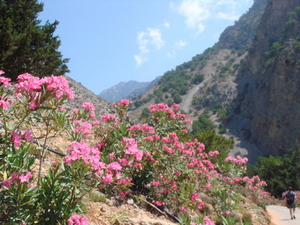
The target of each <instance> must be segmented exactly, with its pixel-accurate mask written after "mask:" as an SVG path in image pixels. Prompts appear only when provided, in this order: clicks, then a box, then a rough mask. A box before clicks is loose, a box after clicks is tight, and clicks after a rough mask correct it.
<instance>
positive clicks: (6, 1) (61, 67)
mask: <svg viewBox="0 0 300 225" xmlns="http://www.w3.org/2000/svg"><path fill="white" fill-rule="evenodd" d="M43 6H44V5H43V3H38V2H37V0H0V70H3V71H4V72H5V74H4V75H5V76H6V77H9V78H11V79H12V80H15V79H16V77H17V76H18V75H19V74H22V73H30V74H32V75H33V76H38V77H44V76H49V75H51V74H54V75H62V74H65V73H67V72H70V71H69V70H68V67H67V65H66V63H67V62H68V61H69V59H62V55H61V53H60V52H59V51H58V48H59V46H60V40H59V39H58V36H54V35H53V33H54V31H55V29H56V26H57V25H58V21H55V22H54V23H49V21H47V22H46V24H45V25H40V23H41V21H40V20H37V16H38V13H39V12H41V11H43Z"/></svg>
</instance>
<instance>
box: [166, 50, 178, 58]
mask: <svg viewBox="0 0 300 225" xmlns="http://www.w3.org/2000/svg"><path fill="white" fill-rule="evenodd" d="M175 56H176V52H175V51H174V50H173V51H172V52H168V53H167V57H169V58H171V57H175Z"/></svg>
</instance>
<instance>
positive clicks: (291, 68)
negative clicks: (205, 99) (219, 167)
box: [229, 0, 300, 155]
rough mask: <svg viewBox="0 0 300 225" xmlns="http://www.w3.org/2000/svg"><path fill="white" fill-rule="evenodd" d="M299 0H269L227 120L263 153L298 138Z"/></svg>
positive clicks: (275, 151)
mask: <svg viewBox="0 0 300 225" xmlns="http://www.w3.org/2000/svg"><path fill="white" fill-rule="evenodd" d="M299 21H300V2H299V1H295V0H286V1H281V0H269V1H268V4H267V6H266V10H265V13H264V15H263V18H262V20H261V23H260V25H259V27H258V30H257V34H256V36H255V39H254V42H253V44H252V46H251V48H250V49H249V51H248V52H249V53H248V56H247V58H246V60H245V63H244V64H243V65H242V67H241V69H240V71H239V73H238V74H237V77H236V83H238V86H237V90H238V98H237V99H236V101H235V104H234V106H233V107H234V108H235V112H236V113H235V114H233V116H232V119H231V121H230V124H229V125H230V126H231V127H232V128H234V129H235V130H236V131H238V132H243V133H244V134H245V135H246V136H247V138H248V140H249V141H251V142H252V143H254V144H255V145H256V146H257V147H258V148H259V149H260V150H261V151H262V152H263V153H264V154H265V155H269V154H272V155H277V154H280V153H283V152H285V151H286V150H287V149H290V148H294V147H295V146H296V145H297V143H299V140H300V128H299V127H300V114H299V110H300V102H299V94H300V89H299V84H300V78H299V66H300V64H299V62H300V61H299V59H300V42H299V40H300V33H299V25H300V22H299Z"/></svg>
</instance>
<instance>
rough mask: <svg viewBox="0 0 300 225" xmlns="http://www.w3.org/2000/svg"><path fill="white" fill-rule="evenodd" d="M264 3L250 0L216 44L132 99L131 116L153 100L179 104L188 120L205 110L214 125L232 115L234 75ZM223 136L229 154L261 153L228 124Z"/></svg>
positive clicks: (244, 56)
mask: <svg viewBox="0 0 300 225" xmlns="http://www.w3.org/2000/svg"><path fill="white" fill-rule="evenodd" d="M266 4H267V0H256V1H254V4H253V6H252V7H251V8H250V9H249V11H248V12H247V13H246V14H244V15H243V16H241V18H240V19H239V20H238V21H236V22H235V25H233V26H231V27H228V28H227V29H226V30H225V31H224V32H223V33H222V34H221V36H220V40H219V42H218V43H217V44H215V45H214V46H212V47H211V48H208V49H207V50H205V51H204V52H203V53H202V54H199V55H196V56H194V57H193V58H192V60H191V61H189V62H186V63H183V64H182V65H179V66H177V67H176V69H175V70H172V71H168V72H166V73H165V74H164V75H163V77H162V78H161V79H160V80H159V82H158V85H156V86H155V87H154V88H152V89H151V90H149V91H148V92H147V93H146V94H145V95H143V96H142V97H141V98H140V99H138V100H137V101H135V102H134V105H135V108H134V109H133V110H132V111H131V115H133V117H134V118H137V116H138V115H139V114H140V113H141V112H142V111H143V109H144V108H147V107H149V105H151V104H154V103H158V102H164V103H166V104H168V105H171V104H172V103H179V104H180V106H181V109H182V110H183V111H185V113H186V114H187V116H188V117H189V118H190V119H192V120H197V119H198V116H199V115H200V114H201V113H208V114H210V115H211V119H213V120H214V122H215V123H216V125H218V124H220V123H222V124H226V123H227V121H229V119H230V118H231V117H229V116H231V115H232V114H235V112H234V110H233V108H232V106H233V104H234V102H236V98H237V96H238V89H237V86H238V85H239V83H238V80H237V79H236V77H237V74H238V73H239V70H240V69H241V65H243V64H244V63H245V59H246V57H247V55H248V49H249V46H251V44H252V41H253V38H254V37H255V34H256V30H257V27H258V26H259V24H260V22H261V18H262V15H263V13H264V10H265V6H266ZM178 96H179V97H178ZM221 114H226V116H224V115H223V116H222V115H221ZM232 124H233V125H234V123H232ZM224 135H225V136H234V137H235V140H236V143H237V144H236V146H235V149H234V150H233V151H232V154H241V155H244V156H247V157H249V158H252V162H255V161H256V160H257V157H258V156H260V155H262V153H260V151H259V150H258V149H257V148H256V146H255V145H252V144H251V143H249V142H248V141H247V139H246V137H245V135H244V133H243V132H237V131H236V130H234V129H232V127H229V126H228V127H227V133H226V134H224ZM249 146H252V147H249ZM245 147H247V148H248V149H245ZM249 148H250V150H249Z"/></svg>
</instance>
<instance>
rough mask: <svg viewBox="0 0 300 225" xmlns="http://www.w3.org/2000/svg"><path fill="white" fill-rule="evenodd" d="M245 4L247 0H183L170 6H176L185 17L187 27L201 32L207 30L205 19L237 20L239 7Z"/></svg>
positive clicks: (197, 32)
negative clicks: (176, 4)
mask: <svg viewBox="0 0 300 225" xmlns="http://www.w3.org/2000/svg"><path fill="white" fill-rule="evenodd" d="M248 1H249V0H246V2H247V3H248ZM245 4H246V3H245V0H243V1H241V0H182V1H181V3H180V4H179V5H178V6H177V7H175V6H174V3H172V5H171V4H170V7H171V6H172V7H173V8H176V10H177V12H178V13H179V14H180V15H183V16H184V17H185V24H186V26H187V28H190V29H193V30H195V31H196V34H200V33H202V32H203V31H204V30H205V24H204V23H205V21H207V20H209V19H213V18H218V19H226V20H237V19H238V18H239V17H240V14H239V13H238V9H239V8H240V7H242V6H243V5H245Z"/></svg>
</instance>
